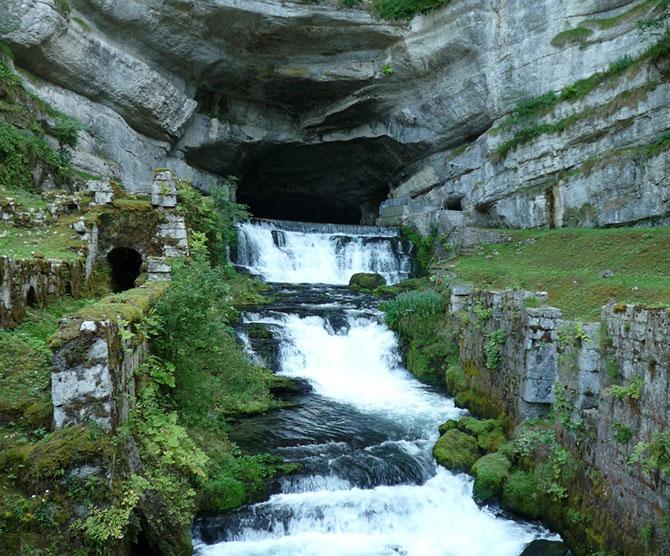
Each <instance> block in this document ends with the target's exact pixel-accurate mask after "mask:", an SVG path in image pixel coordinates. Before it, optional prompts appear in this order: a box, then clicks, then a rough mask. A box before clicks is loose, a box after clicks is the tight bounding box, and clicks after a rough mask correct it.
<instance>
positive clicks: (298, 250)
mask: <svg viewBox="0 0 670 556" xmlns="http://www.w3.org/2000/svg"><path fill="white" fill-rule="evenodd" d="M350 229H353V230H356V231H359V232H363V233H358V234H351V233H348V232H349V230H350ZM302 230H306V231H302ZM237 263H238V264H239V265H240V266H243V267H245V268H247V269H248V270H249V271H250V272H253V273H254V274H258V275H260V276H262V277H263V278H264V279H265V280H267V281H269V282H289V283H304V284H334V285H338V284H339V285H343V284H348V283H349V279H350V278H351V276H352V274H355V273H357V272H377V273H379V274H381V275H382V276H384V278H385V279H386V281H387V282H389V283H396V282H399V281H400V280H402V279H404V278H406V277H408V276H409V272H410V271H411V260H410V257H409V256H408V254H407V253H405V252H404V251H403V246H402V241H401V240H400V238H399V235H398V232H397V231H396V230H393V229H391V228H378V229H375V228H372V227H362V226H354V227H351V226H334V225H326V226H323V225H321V226H319V225H314V224H312V225H304V226H298V225H297V224H296V223H293V224H292V225H288V223H282V222H273V221H263V222H245V223H242V224H239V225H238V248H237Z"/></svg>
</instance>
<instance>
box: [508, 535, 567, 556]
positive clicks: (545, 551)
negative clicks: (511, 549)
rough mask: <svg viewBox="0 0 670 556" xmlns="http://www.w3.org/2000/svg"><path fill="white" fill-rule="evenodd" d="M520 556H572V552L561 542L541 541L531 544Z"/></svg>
mask: <svg viewBox="0 0 670 556" xmlns="http://www.w3.org/2000/svg"><path fill="white" fill-rule="evenodd" d="M520 556H572V552H571V551H570V549H568V547H567V546H566V545H565V543H562V542H561V541H548V540H544V539H541V540H537V541H533V542H532V543H530V544H529V545H528V546H527V547H526V549H525V550H524V551H523V552H522V553H521V554H520Z"/></svg>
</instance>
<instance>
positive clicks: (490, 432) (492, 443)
mask: <svg viewBox="0 0 670 556" xmlns="http://www.w3.org/2000/svg"><path fill="white" fill-rule="evenodd" d="M458 430H460V431H462V432H465V433H467V434H469V435H472V436H474V437H475V438H476V439H477V445H478V446H479V447H480V448H481V449H482V450H484V451H485V452H495V451H497V450H498V449H499V448H500V446H502V445H503V444H504V443H505V441H506V438H505V433H504V432H503V423H502V420H500V419H477V418H475V417H462V418H461V419H460V420H459V421H458Z"/></svg>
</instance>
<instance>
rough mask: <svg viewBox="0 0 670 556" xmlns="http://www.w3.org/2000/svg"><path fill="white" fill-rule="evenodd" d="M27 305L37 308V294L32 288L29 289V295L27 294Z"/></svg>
mask: <svg viewBox="0 0 670 556" xmlns="http://www.w3.org/2000/svg"><path fill="white" fill-rule="evenodd" d="M26 305H28V307H37V292H36V291H35V288H33V287H32V286H30V287H29V288H28V293H27V294H26Z"/></svg>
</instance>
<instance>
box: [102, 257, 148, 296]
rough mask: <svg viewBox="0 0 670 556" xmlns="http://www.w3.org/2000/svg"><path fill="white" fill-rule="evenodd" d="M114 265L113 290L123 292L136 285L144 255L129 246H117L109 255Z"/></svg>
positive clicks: (110, 262) (112, 265)
mask: <svg viewBox="0 0 670 556" xmlns="http://www.w3.org/2000/svg"><path fill="white" fill-rule="evenodd" d="M107 262H108V263H109V264H110V266H111V267H112V290H113V291H114V292H123V291H126V290H130V289H132V288H134V287H135V280H137V277H138V276H139V275H140V269H141V268H142V255H140V254H139V253H138V252H137V251H136V250H135V249H131V248H129V247H115V248H114V249H112V250H111V251H110V252H109V254H108V255H107Z"/></svg>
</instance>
